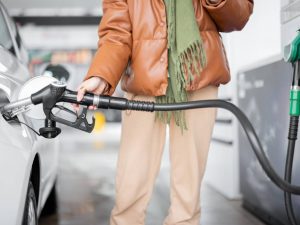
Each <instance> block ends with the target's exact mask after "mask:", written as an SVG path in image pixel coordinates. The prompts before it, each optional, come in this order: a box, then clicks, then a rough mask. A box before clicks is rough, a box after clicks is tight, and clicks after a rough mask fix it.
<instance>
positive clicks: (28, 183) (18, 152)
mask: <svg viewBox="0 0 300 225" xmlns="http://www.w3.org/2000/svg"><path fill="white" fill-rule="evenodd" d="M30 78H31V76H30V74H29V71H28V68H27V55H26V51H25V50H24V48H23V46H22V42H21V39H20V36H19V34H18V31H17V27H16V25H15V23H14V22H13V21H12V19H11V18H10V17H9V16H8V14H7V12H6V10H5V8H4V6H3V4H2V3H1V1H0V107H1V106H2V105H5V104H7V103H9V102H11V101H14V100H16V99H17V96H18V94H19V91H20V89H21V88H22V85H23V84H24V83H25V82H26V81H27V80H29V79H30ZM22 123H25V124H27V125H29V126H30V127H32V128H33V129H35V130H37V131H38V129H39V128H40V127H41V126H42V125H43V123H44V121H41V120H37V119H31V118H29V117H26V115H24V114H19V115H18V116H17V117H15V119H14V120H11V121H7V120H5V119H4V117H3V115H1V114H0V224H1V225H21V224H22V225H35V224H38V216H39V215H40V213H41V211H42V209H43V208H45V207H46V208H47V210H48V212H51V211H52V212H53V211H54V210H55V208H56V197H55V181H56V176H57V165H58V150H59V140H58V139H57V138H56V139H46V138H43V137H40V136H38V135H37V134H36V133H35V132H34V131H33V130H31V129H30V128H28V127H27V126H25V125H24V124H22Z"/></svg>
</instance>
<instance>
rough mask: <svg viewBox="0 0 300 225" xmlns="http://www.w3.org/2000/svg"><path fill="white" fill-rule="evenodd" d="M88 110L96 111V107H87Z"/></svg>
mask: <svg viewBox="0 0 300 225" xmlns="http://www.w3.org/2000/svg"><path fill="white" fill-rule="evenodd" d="M88 109H90V110H96V109H97V107H96V106H94V105H90V106H89V107H88Z"/></svg>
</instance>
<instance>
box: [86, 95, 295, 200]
mask: <svg viewBox="0 0 300 225" xmlns="http://www.w3.org/2000/svg"><path fill="white" fill-rule="evenodd" d="M81 103H82V104H85V105H92V104H94V105H96V106H97V108H102V109H115V110H134V111H147V112H154V111H178V110H189V109H200V108H222V109H226V110H228V111H230V112H232V113H233V114H234V115H235V116H236V117H237V119H238V120H239V122H240V124H241V126H242V127H243V129H244V131H245V133H246V136H247V138H248V140H249V142H250V145H251V147H252V149H253V151H254V153H255V156H256V157H257V159H258V161H259V163H260V165H261V167H262V168H263V170H264V171H265V173H266V174H267V176H268V177H269V178H270V179H271V180H272V181H273V183H274V184H276V185H277V186H278V187H279V188H280V189H281V190H283V191H285V192H288V193H291V194H296V195H300V186H296V185H293V184H291V183H289V182H288V181H286V180H284V179H282V178H281V177H280V176H279V175H278V174H277V172H276V171H275V170H274V168H273V167H272V165H271V163H270V161H269V160H268V158H267V156H266V154H265V152H264V150H263V147H262V144H261V142H260V140H259V138H258V136H257V134H256V132H255V130H254V128H253V126H252V124H251V122H250V121H249V119H248V118H247V116H246V115H245V114H244V113H243V112H242V111H241V110H240V109H239V108H238V107H237V106H235V105H234V104H232V103H230V102H227V101H224V100H200V101H190V102H183V103H175V104H156V103H154V102H143V101H133V100H128V99H126V98H117V97H110V96H97V95H91V94H89V95H87V96H85V97H84V98H83V100H82V102H81ZM81 103H80V104H81ZM293 147H294V146H293ZM291 161H292V160H289V162H291ZM288 166H291V165H288Z"/></svg>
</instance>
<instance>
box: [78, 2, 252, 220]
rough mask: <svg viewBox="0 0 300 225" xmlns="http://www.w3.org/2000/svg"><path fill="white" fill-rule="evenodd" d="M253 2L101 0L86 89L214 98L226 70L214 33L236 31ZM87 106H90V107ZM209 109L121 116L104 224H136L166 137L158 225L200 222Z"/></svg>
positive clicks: (163, 98)
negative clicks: (164, 203)
mask: <svg viewBox="0 0 300 225" xmlns="http://www.w3.org/2000/svg"><path fill="white" fill-rule="evenodd" d="M252 11H253V0H184V1H183V0H103V17H102V20H101V22H100V25H99V32H98V33H99V43H98V50H97V51H96V54H95V56H94V59H93V61H92V63H91V66H90V68H89V71H88V73H87V75H86V76H85V78H84V81H83V82H82V84H81V85H80V86H79V89H78V96H77V98H78V101H80V100H81V99H82V97H83V95H84V93H85V92H86V91H88V92H93V93H95V94H105V95H112V94H113V93H114V90H115V88H116V86H117V84H118V83H119V81H120V80H121V86H122V89H123V90H124V91H125V97H126V98H128V99H135V100H142V101H155V102H157V103H174V102H180V101H193V100H202V99H215V98H217V95H218V87H219V85H220V84H226V83H228V82H229V81H230V70H229V66H228V62H227V58H226V53H225V50H224V47H223V44H222V38H221V36H220V34H219V32H231V31H236V30H241V29H242V28H243V27H244V26H245V24H246V23H247V21H248V19H249V17H250V15H251V14H252ZM91 108H95V107H91ZM215 118H216V109H196V110H189V111H185V112H181V111H177V112H174V113H170V112H169V113H166V112H165V113H148V112H136V111H124V112H122V132H121V142H120V151H119V155H118V161H117V173H116V177H115V188H116V199H115V206H114V208H113V210H112V212H111V216H110V225H144V223H145V215H146V209H147V206H148V203H149V200H150V197H151V194H152V191H153V186H154V182H155V179H156V176H157V174H158V172H159V169H160V163H161V158H162V152H163V148H164V143H165V137H166V127H167V126H169V133H170V140H169V141H170V164H171V178H170V183H171V184H170V208H169V211H168V215H167V216H166V218H165V220H164V225H179V224H180V225H196V224H199V221H200V211H201V210H200V187H201V182H202V178H203V175H204V171H205V166H206V161H207V155H208V149H209V145H210V139H211V135H212V129H213V126H214V121H215Z"/></svg>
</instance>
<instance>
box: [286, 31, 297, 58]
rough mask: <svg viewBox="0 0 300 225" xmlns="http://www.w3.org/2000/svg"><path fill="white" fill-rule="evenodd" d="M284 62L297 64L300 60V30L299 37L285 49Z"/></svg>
mask: <svg viewBox="0 0 300 225" xmlns="http://www.w3.org/2000/svg"><path fill="white" fill-rule="evenodd" d="M284 60H285V61H286V62H290V63H295V62H297V61H299V60H300V30H298V32H297V36H296V37H295V38H294V40H293V41H292V42H291V44H289V45H287V46H286V47H285V48H284Z"/></svg>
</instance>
